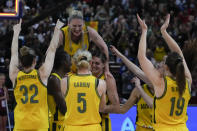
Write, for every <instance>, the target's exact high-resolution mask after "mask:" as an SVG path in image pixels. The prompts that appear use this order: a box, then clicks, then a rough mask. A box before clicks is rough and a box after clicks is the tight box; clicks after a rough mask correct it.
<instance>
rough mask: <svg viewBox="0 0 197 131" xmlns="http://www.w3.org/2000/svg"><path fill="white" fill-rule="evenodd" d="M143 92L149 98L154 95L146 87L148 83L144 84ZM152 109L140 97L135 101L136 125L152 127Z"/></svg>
mask: <svg viewBox="0 0 197 131" xmlns="http://www.w3.org/2000/svg"><path fill="white" fill-rule="evenodd" d="M142 87H143V89H144V92H146V94H147V95H148V96H150V97H151V98H154V95H153V94H152V93H151V92H150V90H149V89H148V85H147V84H144V85H143V86H142ZM151 120H152V109H151V108H150V107H149V106H148V105H147V104H146V102H145V101H144V99H143V98H142V97H141V98H140V99H139V101H138V103H137V116H136V125H138V126H141V127H148V128H152V124H151Z"/></svg>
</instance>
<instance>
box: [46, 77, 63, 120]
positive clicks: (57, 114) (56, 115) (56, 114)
mask: <svg viewBox="0 0 197 131" xmlns="http://www.w3.org/2000/svg"><path fill="white" fill-rule="evenodd" d="M51 75H53V76H56V77H57V78H58V79H59V81H61V80H62V78H61V77H60V76H59V75H58V74H57V73H52V74H51ZM48 105H49V110H50V112H51V114H52V116H51V119H52V121H63V120H64V115H62V113H61V112H59V110H58V107H57V106H56V103H55V100H54V98H53V96H51V95H48Z"/></svg>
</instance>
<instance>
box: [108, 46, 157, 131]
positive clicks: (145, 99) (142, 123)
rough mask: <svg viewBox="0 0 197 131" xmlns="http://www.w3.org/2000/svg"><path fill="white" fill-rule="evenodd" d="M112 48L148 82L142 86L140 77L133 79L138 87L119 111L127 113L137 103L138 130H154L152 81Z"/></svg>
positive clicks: (138, 75) (115, 51) (113, 50)
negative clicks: (152, 121)
mask: <svg viewBox="0 0 197 131" xmlns="http://www.w3.org/2000/svg"><path fill="white" fill-rule="evenodd" d="M110 49H111V51H112V53H113V54H114V55H116V56H117V57H119V58H120V59H121V60H122V62H123V63H124V64H125V65H126V66H127V68H128V69H129V70H130V71H131V72H133V73H134V74H135V75H136V76H137V77H139V78H140V79H141V80H142V81H144V82H145V83H146V84H144V85H143V86H141V85H140V81H139V79H138V78H134V79H133V80H132V81H133V82H134V83H135V87H137V88H134V89H133V91H132V92H131V94H130V96H129V99H128V100H127V102H126V103H125V104H123V105H122V106H121V107H120V111H119V112H118V113H121V114H124V113H126V112H127V111H128V110H129V109H130V108H131V107H132V106H133V105H134V104H136V103H137V116H136V131H152V130H153V127H152V123H151V120H152V107H153V97H154V90H153V86H152V84H151V82H150V81H149V80H148V78H147V77H146V75H145V74H144V72H143V71H142V70H141V69H140V68H139V67H137V66H136V65H135V64H134V63H132V62H131V61H130V60H128V59H127V58H126V57H125V56H124V55H123V54H122V53H121V52H119V51H118V50H117V49H116V48H115V47H114V46H110Z"/></svg>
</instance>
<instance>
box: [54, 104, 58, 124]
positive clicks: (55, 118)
mask: <svg viewBox="0 0 197 131" xmlns="http://www.w3.org/2000/svg"><path fill="white" fill-rule="evenodd" d="M55 110H56V111H55V114H54V121H58V107H57V106H56V108H55Z"/></svg>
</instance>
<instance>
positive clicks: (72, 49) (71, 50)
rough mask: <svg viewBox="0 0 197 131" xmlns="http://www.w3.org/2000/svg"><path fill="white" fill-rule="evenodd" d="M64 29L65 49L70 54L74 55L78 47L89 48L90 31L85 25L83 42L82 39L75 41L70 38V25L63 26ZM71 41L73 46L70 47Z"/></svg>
mask: <svg viewBox="0 0 197 131" xmlns="http://www.w3.org/2000/svg"><path fill="white" fill-rule="evenodd" d="M62 31H63V32H64V38H65V41H64V51H66V53H68V54H69V55H70V56H73V55H74V54H75V52H77V50H78V49H85V50H88V48H89V38H88V31H87V27H86V26H83V32H84V35H83V37H84V38H83V42H82V41H80V42H79V43H74V42H73V41H72V40H71V39H70V38H69V27H68V26H66V27H64V28H62ZM70 42H71V47H70Z"/></svg>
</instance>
